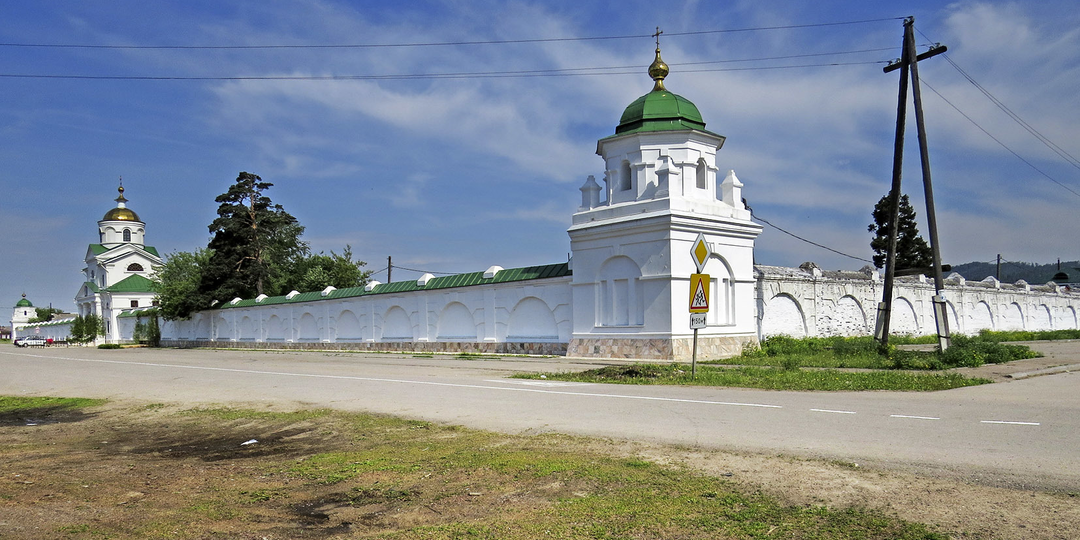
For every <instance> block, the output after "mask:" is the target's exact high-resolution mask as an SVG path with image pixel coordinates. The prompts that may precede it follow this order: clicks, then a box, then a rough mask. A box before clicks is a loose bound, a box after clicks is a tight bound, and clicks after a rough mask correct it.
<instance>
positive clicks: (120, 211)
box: [101, 208, 142, 222]
mask: <svg viewBox="0 0 1080 540" xmlns="http://www.w3.org/2000/svg"><path fill="white" fill-rule="evenodd" d="M101 221H138V222H142V220H141V219H139V215H138V214H136V213H135V212H133V211H132V210H131V209H130V208H113V209H112V210H109V211H108V212H105V217H103V218H101Z"/></svg>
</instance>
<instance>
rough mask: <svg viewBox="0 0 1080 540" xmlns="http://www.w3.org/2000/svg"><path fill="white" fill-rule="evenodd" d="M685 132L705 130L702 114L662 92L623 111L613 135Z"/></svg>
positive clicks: (691, 106) (686, 102) (671, 95)
mask: <svg viewBox="0 0 1080 540" xmlns="http://www.w3.org/2000/svg"><path fill="white" fill-rule="evenodd" d="M687 129H697V130H702V131H704V130H705V121H704V120H702V119H701V112H699V111H698V108H697V106H696V105H694V104H693V103H692V102H691V101H690V100H689V99H686V98H684V97H682V96H680V95H678V94H673V93H671V92H668V91H667V90H666V89H663V88H661V89H653V91H652V92H649V93H648V94H645V95H644V96H641V97H639V98H637V99H636V100H634V102H633V103H631V104H630V105H629V106H628V107H626V110H624V111H623V114H622V118H620V119H619V126H618V127H616V128H615V134H616V135H622V134H623V133H636V132H642V131H681V130H687Z"/></svg>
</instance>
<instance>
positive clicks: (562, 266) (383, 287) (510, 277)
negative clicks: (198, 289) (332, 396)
mask: <svg viewBox="0 0 1080 540" xmlns="http://www.w3.org/2000/svg"><path fill="white" fill-rule="evenodd" d="M570 275H572V272H571V270H570V265H569V263H558V264H547V265H541V266H526V267H524V268H508V269H505V270H501V271H499V272H498V273H497V274H495V277H491V278H485V277H484V272H469V273H467V274H455V275H452V276H443V277H437V278H432V279H430V280H428V282H427V285H426V286H421V285H417V284H416V281H413V280H410V281H395V282H393V283H380V284H378V285H376V286H375V287H373V288H372V289H371V290H370V291H368V290H366V288H365V287H349V288H346V289H335V290H333V291H330V293H329V294H327V295H326V296H323V295H322V291H313V292H306V293H300V294H297V295H295V296H293V297H292V298H286V297H285V296H268V297H266V298H263V300H262V301H261V302H256V301H255V299H251V298H249V299H244V300H241V301H239V302H237V303H235V304H230V303H225V304H224V305H221V306H219V307H220V309H232V308H243V307H253V306H266V305H274V304H295V303H300V302H311V301H315V300H335V299H342V298H354V297H357V296H368V295H374V294H396V293H407V292H413V291H430V290H438V289H451V288H457V287H473V286H476V285H488V284H493V283H512V282H516V281H529V280H534V279H548V278H559V277H567V276H570Z"/></svg>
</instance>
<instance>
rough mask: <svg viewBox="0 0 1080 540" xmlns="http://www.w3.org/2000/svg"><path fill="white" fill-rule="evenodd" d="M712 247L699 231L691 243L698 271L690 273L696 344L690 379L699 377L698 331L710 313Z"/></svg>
mask: <svg viewBox="0 0 1080 540" xmlns="http://www.w3.org/2000/svg"><path fill="white" fill-rule="evenodd" d="M711 255H712V248H711V247H709V243H708V242H706V241H705V234H704V233H698V235H697V238H696V239H695V240H694V243H693V244H691V245H690V258H692V259H694V265H695V266H696V267H697V271H698V273H696V274H690V329H692V330H693V331H694V345H693V348H692V349H691V351H690V379H691V380H693V379H696V378H697V331H698V329H699V328H705V325H706V318H707V316H708V314H709V285H710V284H711V283H712V281H710V280H709V274H705V273H704V272H705V263H707V262H709V257H710V256H711Z"/></svg>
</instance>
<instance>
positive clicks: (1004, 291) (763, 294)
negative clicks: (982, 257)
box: [755, 265, 1080, 338]
mask: <svg viewBox="0 0 1080 540" xmlns="http://www.w3.org/2000/svg"><path fill="white" fill-rule="evenodd" d="M755 269H756V274H757V279H758V285H757V293H758V296H757V300H758V328H759V331H758V336H759V338H765V337H768V336H772V335H780V334H783V335H788V336H792V337H804V336H865V335H871V334H873V332H874V326H875V323H876V319H877V305H878V302H880V301H881V294H882V289H883V286H884V282H883V281H882V279H881V276H880V275H879V273H878V272H876V271H866V272H823V271H821V270H820V269H818V268H816V267H814V266H812V265H810V266H808V265H804V267H803V268H782V267H776V266H757V267H755ZM945 286H946V291H945V300H946V305H947V309H948V314H949V329H950V330H951V331H952V332H953V333H958V334H968V335H973V334H977V333H979V331H980V330H1060V329H1076V328H1078V325H1077V309H1078V308H1080V295H1078V294H1076V293H1073V292H1071V291H1068V290H1066V289H1065V288H1064V287H1061V286H1058V285H1056V284H1054V283H1047V284H1046V285H1041V286H1035V287H1033V286H1031V285H1028V284H1027V283H1025V282H1023V281H1018V282H1016V283H1014V284H1003V283H999V282H998V281H997V280H995V279H994V278H992V277H988V278H986V279H984V280H983V281H977V282H969V281H966V280H965V279H964V278H962V277H960V276H959V274H953V275H952V276H950V277H949V278H948V279H946V280H945ZM893 290H894V294H895V297H894V298H895V299H894V301H893V315H892V320H891V323H890V327H891V328H890V333H892V334H911V335H930V334H936V333H937V328H936V323H935V321H934V311H933V304H932V303H931V301H930V299H931V297H932V296H933V295H934V285H933V282H932V281H930V280H928V279H927V278H925V277H923V276H918V277H909V278H898V279H897V281H896V284H895V286H894V289H893Z"/></svg>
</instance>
